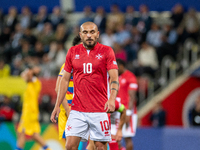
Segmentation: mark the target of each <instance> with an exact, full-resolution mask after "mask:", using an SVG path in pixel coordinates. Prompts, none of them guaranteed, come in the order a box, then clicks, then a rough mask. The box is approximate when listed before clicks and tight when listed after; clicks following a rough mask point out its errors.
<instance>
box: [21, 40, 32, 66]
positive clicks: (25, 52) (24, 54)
mask: <svg viewBox="0 0 200 150" xmlns="http://www.w3.org/2000/svg"><path fill="white" fill-rule="evenodd" d="M31 50H32V49H31V45H30V43H29V42H28V41H26V40H23V41H22V46H21V48H20V54H19V55H20V57H21V58H22V61H23V62H24V64H25V65H27V64H28V63H29V61H30V55H31Z"/></svg>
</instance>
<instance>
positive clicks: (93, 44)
mask: <svg viewBox="0 0 200 150" xmlns="http://www.w3.org/2000/svg"><path fill="white" fill-rule="evenodd" d="M92 42H93V41H92ZM92 42H89V44H87V43H86V41H84V42H83V45H84V46H85V48H88V49H91V48H93V47H94V46H95V45H96V43H97V41H94V43H92Z"/></svg>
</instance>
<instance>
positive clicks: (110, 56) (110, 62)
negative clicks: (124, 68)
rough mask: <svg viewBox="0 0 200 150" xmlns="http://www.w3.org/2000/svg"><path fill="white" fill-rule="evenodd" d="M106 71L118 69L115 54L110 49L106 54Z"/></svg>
mask: <svg viewBox="0 0 200 150" xmlns="http://www.w3.org/2000/svg"><path fill="white" fill-rule="evenodd" d="M106 63H107V70H110V69H118V67H117V62H116V58H115V54H114V51H113V49H112V48H109V50H108V53H107V62H106Z"/></svg>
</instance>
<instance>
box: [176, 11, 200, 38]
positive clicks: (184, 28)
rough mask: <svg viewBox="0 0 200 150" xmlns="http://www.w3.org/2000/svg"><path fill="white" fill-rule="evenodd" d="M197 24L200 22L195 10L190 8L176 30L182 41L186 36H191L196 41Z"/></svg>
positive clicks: (197, 34) (197, 33)
mask: <svg viewBox="0 0 200 150" xmlns="http://www.w3.org/2000/svg"><path fill="white" fill-rule="evenodd" d="M199 26H200V23H199V19H198V17H197V13H196V10H195V9H194V8H190V9H189V11H188V12H187V14H185V16H184V18H183V20H182V22H181V24H180V25H179V27H178V32H179V34H180V35H181V37H182V42H184V41H185V40H186V39H187V38H193V39H194V40H196V41H197V39H198V37H199Z"/></svg>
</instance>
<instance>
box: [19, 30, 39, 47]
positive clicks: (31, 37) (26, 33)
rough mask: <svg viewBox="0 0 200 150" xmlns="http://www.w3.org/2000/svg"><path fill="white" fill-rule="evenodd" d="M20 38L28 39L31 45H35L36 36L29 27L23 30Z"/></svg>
mask: <svg viewBox="0 0 200 150" xmlns="http://www.w3.org/2000/svg"><path fill="white" fill-rule="evenodd" d="M22 39H23V40H26V41H28V42H29V43H30V45H32V46H33V45H35V42H36V41H37V39H36V37H35V36H34V35H33V34H32V32H31V28H30V27H28V28H26V29H25V30H24V33H23V36H22Z"/></svg>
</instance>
